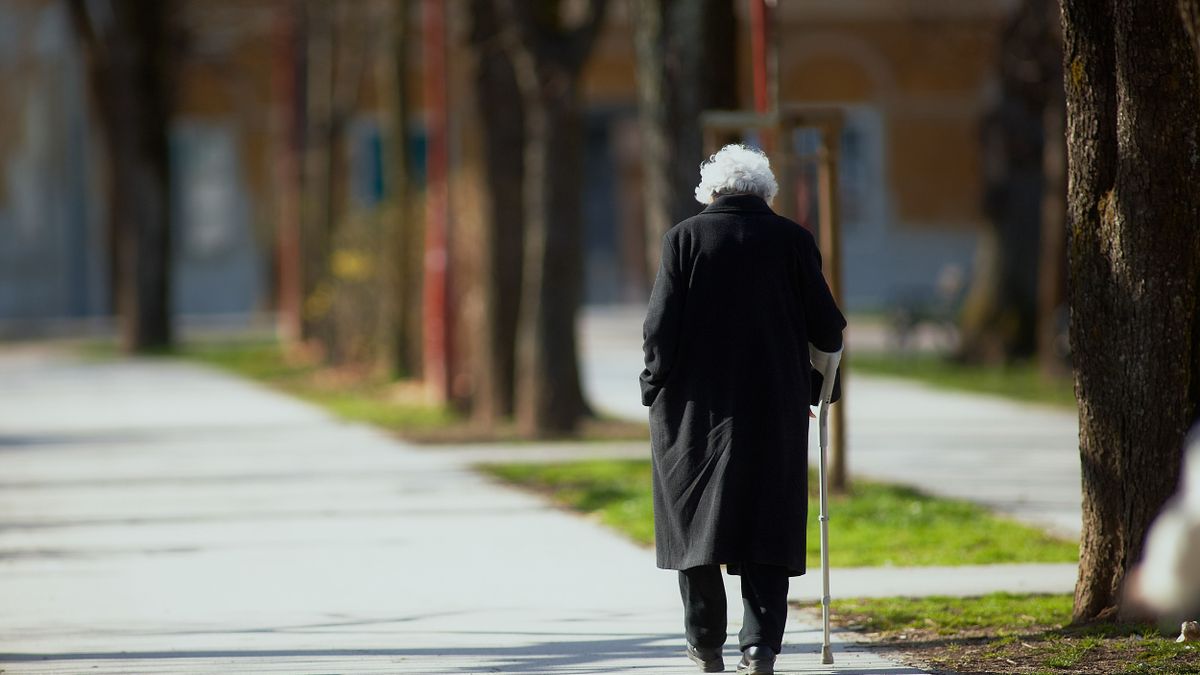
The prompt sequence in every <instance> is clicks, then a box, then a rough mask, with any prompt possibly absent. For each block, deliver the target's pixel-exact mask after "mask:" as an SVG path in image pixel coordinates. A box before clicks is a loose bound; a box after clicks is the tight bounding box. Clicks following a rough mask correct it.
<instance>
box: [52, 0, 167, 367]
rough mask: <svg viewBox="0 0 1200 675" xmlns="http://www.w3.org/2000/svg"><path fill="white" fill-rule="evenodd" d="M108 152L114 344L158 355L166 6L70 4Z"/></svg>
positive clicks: (163, 258)
mask: <svg viewBox="0 0 1200 675" xmlns="http://www.w3.org/2000/svg"><path fill="white" fill-rule="evenodd" d="M69 7H70V10H71V16H72V20H73V21H74V23H75V26H76V29H77V30H78V32H79V34H80V36H81V38H82V40H83V44H84V50H85V52H86V54H87V59H88V75H89V78H88V79H89V83H90V88H91V91H92V96H93V100H94V105H96V108H97V112H98V113H99V114H98V117H99V118H100V123H101V128H102V133H103V136H104V139H105V144H106V146H107V150H108V162H109V171H108V174H109V175H108V181H109V214H110V218H111V220H112V227H111V231H112V232H113V235H114V237H115V238H116V251H117V256H116V258H117V260H116V263H117V272H116V282H117V293H116V300H117V302H116V305H117V311H118V314H119V315H120V327H121V342H122V346H123V347H124V349H125V350H126V351H131V352H144V351H152V350H159V349H164V348H166V347H168V346H170V344H171V341H172V330H171V302H170V301H171V222H170V203H169V202H170V174H169V169H170V156H169V152H168V143H167V136H168V126H169V124H170V93H169V88H168V82H169V69H170V64H169V62H170V59H169V56H170V48H169V45H170V42H169V39H168V35H167V30H168V21H167V19H168V16H169V13H170V7H171V3H169V2H165V1H163V0H121V1H115V2H112V3H111V4H110V8H109V11H108V14H107V16H105V17H103V19H104V20H97V17H93V16H92V15H91V13H90V12H89V11H88V4H87V3H86V2H83V0H73V1H72V2H71V3H70V5H69Z"/></svg>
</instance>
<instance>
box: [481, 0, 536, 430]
mask: <svg viewBox="0 0 1200 675" xmlns="http://www.w3.org/2000/svg"><path fill="white" fill-rule="evenodd" d="M495 9H496V8H495V5H494V2H493V0H472V2H471V23H472V25H471V46H472V55H473V60H474V67H475V98H476V104H477V106H478V115H479V120H480V123H481V124H482V126H483V148H482V149H483V155H484V171H485V182H486V186H485V190H484V192H485V195H486V196H485V202H484V208H483V223H482V226H483V229H484V239H485V243H484V246H483V249H484V259H483V272H482V276H483V293H484V317H483V322H482V326H481V327H480V331H479V335H477V336H476V339H477V340H478V347H477V348H478V353H479V355H480V357H479V358H478V359H476V365H475V368H476V375H475V381H476V386H475V396H474V399H473V401H472V415H473V417H474V418H475V420H476V421H477V422H479V423H481V424H483V425H485V426H491V425H493V424H495V423H496V422H497V421H498V420H500V419H502V418H505V417H509V416H511V415H512V414H513V411H514V407H515V405H514V400H515V391H516V344H517V316H518V308H519V306H520V302H519V301H520V297H521V268H522V264H521V262H522V259H523V257H524V256H523V253H522V248H523V246H524V241H525V238H524V233H523V232H522V227H524V224H525V206H524V201H523V199H524V198H523V193H522V190H523V187H522V186H523V185H524V178H525V162H524V157H523V154H522V149H523V148H524V147H525V117H524V109H523V106H522V105H521V100H520V98H519V97H514V96H513V95H512V94H513V92H514V91H517V89H518V85H517V79H516V74H515V73H514V72H513V65H512V61H511V59H510V58H509V56H508V53H507V52H506V51H505V49H504V47H503V45H502V44H501V42H500V35H499V31H500V26H499V17H497V15H496V11H495Z"/></svg>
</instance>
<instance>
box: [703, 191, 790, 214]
mask: <svg viewBox="0 0 1200 675" xmlns="http://www.w3.org/2000/svg"><path fill="white" fill-rule="evenodd" d="M735 211H751V212H755V213H774V211H772V210H771V207H770V206H767V203H766V202H765V201H763V199H762V197H759V196H757V195H751V194H739V195H719V196H717V197H716V198H715V199H713V200H712V203H711V204H709V205H708V206H707V207H705V209H704V212H705V213H729V212H735Z"/></svg>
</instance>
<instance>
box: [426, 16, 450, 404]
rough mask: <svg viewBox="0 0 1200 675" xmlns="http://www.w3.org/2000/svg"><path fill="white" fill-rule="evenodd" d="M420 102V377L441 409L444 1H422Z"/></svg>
mask: <svg viewBox="0 0 1200 675" xmlns="http://www.w3.org/2000/svg"><path fill="white" fill-rule="evenodd" d="M422 18H423V23H424V31H423V32H424V34H425V35H424V38H425V39H424V41H423V42H424V52H425V78H424V98H425V112H426V130H427V143H426V153H425V168H426V172H425V175H426V187H425V284H424V329H425V332H424V356H425V358H424V361H425V363H424V371H425V372H424V376H425V382H426V385H427V386H428V387H429V389H430V391H431V392H432V393H433V395H434V396H435V397H436V399H437V400H438V401H439V402H441V403H445V402H447V401H449V400H450V358H451V348H450V344H451V341H450V335H451V325H450V293H449V286H450V264H449V263H450V256H449V245H448V232H447V230H448V227H447V225H448V220H449V214H450V193H449V189H448V186H447V175H446V174H447V164H448V161H449V160H448V154H449V153H448V148H447V141H446V127H447V126H448V125H447V119H448V106H447V102H446V14H445V5H444V0H425V5H424V12H423V17H422Z"/></svg>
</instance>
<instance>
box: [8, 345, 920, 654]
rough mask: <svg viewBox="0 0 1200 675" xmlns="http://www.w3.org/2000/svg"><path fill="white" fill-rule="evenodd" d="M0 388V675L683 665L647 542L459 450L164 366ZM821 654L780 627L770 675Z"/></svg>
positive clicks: (15, 364)
mask: <svg viewBox="0 0 1200 675" xmlns="http://www.w3.org/2000/svg"><path fill="white" fill-rule="evenodd" d="M0 382H2V383H3V386H2V387H0V671H2V672H4V673H6V674H7V673H116V672H119V673H250V672H274V673H328V672H338V673H349V672H355V673H358V672H379V673H423V674H427V675H429V674H437V673H490V672H513V673H616V672H622V673H624V672H645V673H663V674H668V675H669V674H673V673H692V672H696V671H695V670H694V668H693V667H692V666H691V664H690V663H688V662H687V661H686V660H685V659H684V658H683V657H682V656H681V655H680V654H681V646H682V637H681V635H680V632H681V626H680V624H681V618H680V610H679V606H678V605H679V600H678V597H677V592H676V588H675V580H674V578H673V576H672V575H671V574H670V573H667V572H662V571H659V570H656V569H655V568H654V562H653V555H652V553H651V552H650V551H648V550H645V549H642V548H639V547H637V546H634V545H632V544H630V543H628V542H627V541H626V540H625V539H623V538H621V537H620V536H618V535H616V534H613V533H611V532H610V531H609V530H607V529H605V528H603V527H601V526H599V525H597V524H594V523H592V522H590V521H588V520H586V519H583V518H579V517H576V516H574V515H571V514H567V513H564V512H562V511H559V510H557V509H554V508H551V507H548V506H547V505H546V504H545V503H544V502H543V501H542V500H540V499H538V498H535V497H533V496H530V495H526V494H523V493H520V492H517V491H514V490H510V489H507V488H503V487H500V486H497V485H494V484H492V483H489V482H488V481H487V480H485V479H484V478H482V477H480V476H479V475H478V474H475V473H473V472H471V471H470V470H469V469H468V468H467V462H466V460H465V459H464V458H463V457H462V456H461V455H456V454H455V453H441V454H439V453H436V452H428V451H427V452H418V451H414V450H412V449H411V448H408V447H406V446H404V445H403V444H401V443H398V442H397V441H395V440H393V439H391V438H389V437H387V436H385V435H383V434H381V433H377V432H375V431H373V430H371V429H368V428H365V427H362V426H357V425H347V424H343V423H340V422H337V421H335V420H333V419H331V418H330V417H328V416H327V415H325V414H324V413H322V412H321V411H319V410H317V409H315V408H312V407H310V406H307V405H304V404H302V403H299V402H296V401H294V400H291V399H289V398H287V397H284V396H281V395H278V394H275V393H272V392H269V391H266V390H264V389H262V388H260V387H257V386H254V385H252V384H249V383H246V382H243V381H240V380H237V379H235V378H232V377H229V376H226V375H223V374H219V373H216V372H214V371H210V370H206V369H203V368H200V367H196V366H191V365H188V364H181V363H177V362H171V361H165V360H152V361H134V362H116V363H88V362H83V361H73V360H66V359H63V358H62V357H56V356H53V355H45V354H39V353H19V354H11V353H9V354H0ZM732 606H733V607H736V606H737V603H732ZM733 618H736V617H733ZM736 630H737V624H736V621H732V622H731V625H730V632H731V634H732V633H733V632H735V631H736ZM819 641H820V633H819V631H817V630H816V627H814V626H812V625H806V624H803V623H802V622H800V621H798V620H793V621H792V625H791V627H790V630H789V632H788V636H787V645H788V646H787V650H786V652H785V654H784V655H783V656H782V658H781V660H780V664H779V666H780V667H779V670H780V672H782V673H817V672H831V670H830V669H828V668H822V667H821V666H820V665H819V664H818V661H819V657H818V655H817V651H818V644H819ZM735 651H736V649H735V648H731V649H730V650H729V651H728V654H727V660H728V661H730V662H731V663H730V667H729V670H732V661H733V659H734V652H735ZM837 657H838V664H837V666H836V671H837V672H847V673H879V674H885V673H915V672H918V671H916V670H913V669H909V668H904V667H901V666H897V665H895V664H892V663H889V662H887V661H885V660H882V659H880V658H878V657H877V656H875V655H874V654H872V653H870V652H867V651H863V650H862V649H861V648H860V647H858V646H856V645H853V644H839V646H838V653H837Z"/></svg>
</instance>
